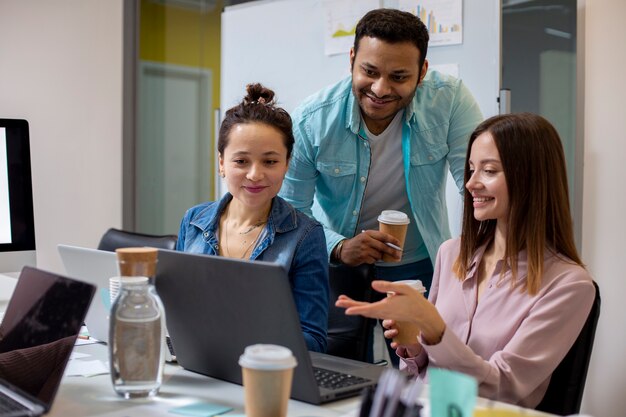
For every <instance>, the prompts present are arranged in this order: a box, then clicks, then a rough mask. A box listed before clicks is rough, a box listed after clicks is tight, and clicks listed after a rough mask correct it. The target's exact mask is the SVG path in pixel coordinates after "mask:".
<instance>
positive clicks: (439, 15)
mask: <svg viewBox="0 0 626 417" xmlns="http://www.w3.org/2000/svg"><path fill="white" fill-rule="evenodd" d="M398 8H399V9H400V10H404V11H407V12H411V13H413V14H414V15H416V16H417V17H419V18H420V19H421V20H422V22H424V24H425V25H426V27H427V28H428V33H429V35H430V41H429V42H428V46H429V47H432V46H444V45H456V44H460V43H463V0H398Z"/></svg>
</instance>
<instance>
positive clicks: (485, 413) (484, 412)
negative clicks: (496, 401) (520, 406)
mask: <svg viewBox="0 0 626 417" xmlns="http://www.w3.org/2000/svg"><path fill="white" fill-rule="evenodd" d="M520 416H524V417H529V416H528V414H522V412H521V411H516V410H505V409H502V408H476V409H474V417H520Z"/></svg>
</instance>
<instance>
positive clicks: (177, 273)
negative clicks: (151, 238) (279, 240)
mask: <svg viewBox="0 0 626 417" xmlns="http://www.w3.org/2000/svg"><path fill="white" fill-rule="evenodd" d="M155 285H156V289H157V292H158V293H159V295H160V297H161V299H162V300H163V304H164V306H165V317H166V320H167V327H168V329H169V332H170V336H171V338H172V344H173V345H174V350H175V351H176V356H177V358H178V363H179V364H180V365H182V366H183V367H184V368H186V369H188V370H190V371H194V372H198V373H201V374H204V375H208V376H211V377H214V378H219V379H223V380H226V381H230V382H234V383H237V384H241V368H240V367H239V364H238V359H239V356H240V355H241V354H242V353H243V351H244V348H245V347H246V346H248V345H252V344H255V343H272V344H278V345H282V346H286V347H288V348H289V349H291V351H292V352H293V353H294V355H295V356H296V359H297V360H298V366H297V367H296V369H295V372H294V376H293V384H292V390H291V396H292V398H294V399H296V400H301V401H305V402H308V403H312V404H320V403H323V402H328V401H333V400H337V399H340V398H345V397H350V396H355V395H358V394H359V393H360V392H361V391H362V390H363V388H365V387H367V386H372V385H375V384H376V382H377V381H378V377H379V376H380V374H381V373H382V371H383V370H384V368H383V367H380V366H376V365H373V364H370V363H364V362H357V361H353V360H349V359H344V358H338V357H334V356H330V355H325V354H319V353H314V352H309V351H308V350H307V347H306V344H305V341H304V336H303V334H302V329H301V327H300V320H299V317H298V313H297V311H296V306H295V303H294V301H293V296H292V293H291V286H290V282H289V277H288V275H287V273H286V271H285V270H284V269H283V268H282V267H281V266H280V265H278V264H273V263H268V262H260V261H254V262H250V261H244V260H235V259H230V258H224V257H219V256H210V255H196V254H189V253H183V252H175V251H168V250H159V266H158V268H157V275H156V279H155ZM337 374H339V375H337ZM324 375H326V376H328V375H331V376H330V380H333V379H334V380H337V381H339V382H338V383H337V384H334V383H328V382H325V381H323V379H324ZM318 381H320V383H318Z"/></svg>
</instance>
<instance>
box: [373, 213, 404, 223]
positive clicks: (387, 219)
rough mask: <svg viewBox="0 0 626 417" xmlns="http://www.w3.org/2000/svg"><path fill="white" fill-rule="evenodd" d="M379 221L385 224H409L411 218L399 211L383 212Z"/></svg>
mask: <svg viewBox="0 0 626 417" xmlns="http://www.w3.org/2000/svg"><path fill="white" fill-rule="evenodd" d="M378 221H379V222H381V223H385V224H409V223H411V220H409V216H407V215H406V214H405V213H403V212H401V211H397V210H383V211H382V212H381V213H380V215H379V216H378Z"/></svg>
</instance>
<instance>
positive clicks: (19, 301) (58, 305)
mask: <svg viewBox="0 0 626 417" xmlns="http://www.w3.org/2000/svg"><path fill="white" fill-rule="evenodd" d="M94 292H95V287H94V286H93V285H91V284H87V283H84V282H80V281H76V280H73V279H70V278H66V277H62V276H60V275H56V274H52V273H49V272H45V271H42V270H39V269H35V268H31V267H24V269H23V270H22V273H21V274H20V277H19V279H18V281H17V285H16V286H15V290H14V291H13V295H12V296H11V300H10V301H9V305H8V306H7V310H6V312H5V314H4V319H3V320H2V324H1V325H0V410H2V411H0V417H20V416H40V415H42V414H44V413H46V412H47V411H49V410H50V407H51V406H52V402H53V400H54V397H55V396H56V393H57V391H58V388H59V385H60V383H61V378H62V377H63V372H64V371H65V367H66V365H67V361H68V360H69V358H70V355H71V354H72V350H73V348H74V343H75V342H76V337H78V332H79V331H80V328H81V325H82V323H83V320H84V318H85V314H86V313H87V309H88V308H89V303H90V302H91V299H92V297H93V294H94Z"/></svg>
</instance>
